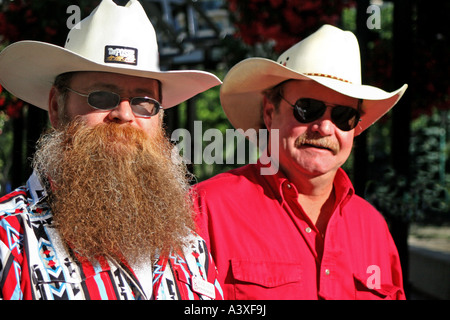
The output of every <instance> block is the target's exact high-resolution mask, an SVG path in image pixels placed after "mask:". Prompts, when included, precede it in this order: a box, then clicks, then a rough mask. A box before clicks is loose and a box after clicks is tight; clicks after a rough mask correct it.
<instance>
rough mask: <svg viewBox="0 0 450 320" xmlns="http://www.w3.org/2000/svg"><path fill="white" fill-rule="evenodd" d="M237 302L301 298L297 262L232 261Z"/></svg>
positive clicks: (300, 282) (299, 266)
mask: <svg viewBox="0 0 450 320" xmlns="http://www.w3.org/2000/svg"><path fill="white" fill-rule="evenodd" d="M231 270H232V275H233V281H234V288H235V294H236V299H238V300H244V299H245V300H248V299H253V300H258V299H266V300H274V299H296V298H297V297H300V296H301V294H302V281H301V280H302V268H301V264H300V263H299V262H283V261H280V260H276V261H269V260H238V259H232V260H231Z"/></svg>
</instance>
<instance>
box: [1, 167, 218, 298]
mask: <svg viewBox="0 0 450 320" xmlns="http://www.w3.org/2000/svg"><path fill="white" fill-rule="evenodd" d="M46 197H47V193H46V191H45V189H44V188H43V187H42V185H41V183H40V181H39V179H38V178H37V176H36V175H35V174H32V175H31V177H30V179H29V180H28V182H27V185H26V186H24V187H21V188H18V189H16V190H15V191H13V192H11V193H10V194H8V195H6V196H4V197H2V198H0V298H1V299H8V300H21V299H28V300H31V299H36V300H38V299H41V300H57V299H68V300H72V299H73V300H75V299H76V300H87V299H91V300H107V299H108V300H109V299H112V300H116V299H117V300H130V299H132V300H133V299H156V300H178V299H191V300H198V299H205V300H209V299H223V294H222V290H221V288H220V285H219V283H218V281H217V279H216V276H217V273H216V268H215V265H214V263H213V261H212V258H211V255H210V254H209V251H208V249H207V247H206V244H205V241H204V240H203V239H202V238H200V237H199V236H198V235H196V234H194V233H192V235H191V239H189V240H193V241H190V242H189V243H190V244H189V246H188V247H186V248H185V249H184V251H183V253H182V254H177V255H175V254H173V255H172V254H170V255H169V256H168V257H156V258H155V259H154V260H153V262H151V261H150V260H149V263H148V265H141V266H138V267H136V268H135V267H133V268H131V267H130V266H128V265H127V264H126V262H118V261H114V260H112V259H111V260H110V259H105V258H102V259H98V261H97V263H90V262H89V261H87V260H86V259H82V258H79V259H77V258H74V257H73V255H70V254H69V252H68V251H67V249H66V246H64V245H63V243H62V242H61V239H60V237H59V235H58V232H57V230H56V229H55V228H54V227H53V226H52V220H53V218H52V217H53V215H52V212H51V210H50V208H49V206H48V204H47V202H46Z"/></svg>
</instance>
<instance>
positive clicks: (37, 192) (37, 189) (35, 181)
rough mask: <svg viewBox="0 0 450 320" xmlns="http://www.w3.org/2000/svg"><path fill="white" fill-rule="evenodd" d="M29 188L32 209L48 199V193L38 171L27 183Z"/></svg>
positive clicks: (34, 172)
mask: <svg viewBox="0 0 450 320" xmlns="http://www.w3.org/2000/svg"><path fill="white" fill-rule="evenodd" d="M27 188H28V190H29V194H30V196H31V207H34V206H36V205H37V204H39V203H40V202H41V201H42V200H43V199H44V198H46V197H47V191H46V190H45V187H44V186H43V185H42V183H41V180H40V179H39V176H38V174H37V172H36V171H33V173H32V174H31V176H30V178H29V179H28V181H27Z"/></svg>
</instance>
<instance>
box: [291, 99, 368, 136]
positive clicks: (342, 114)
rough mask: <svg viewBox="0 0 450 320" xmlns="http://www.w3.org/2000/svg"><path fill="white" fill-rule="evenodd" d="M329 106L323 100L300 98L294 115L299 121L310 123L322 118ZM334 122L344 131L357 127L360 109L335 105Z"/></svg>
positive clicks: (333, 110)
mask: <svg viewBox="0 0 450 320" xmlns="http://www.w3.org/2000/svg"><path fill="white" fill-rule="evenodd" d="M326 108H327V106H326V105H325V103H324V102H323V101H320V100H314V99H308V98H304V99H299V100H298V101H297V102H296V103H295V105H294V117H295V119H297V121H298V122H301V123H310V122H313V121H316V120H317V119H320V118H321V117H322V116H323V114H324V113H325V110H326ZM331 110H332V111H331V119H332V120H333V123H334V124H335V125H336V126H337V127H338V128H339V129H341V130H342V131H350V130H352V129H354V128H355V127H356V125H357V124H358V122H359V119H360V115H359V112H358V110H356V109H354V108H351V107H347V106H335V107H333V108H332V109H331Z"/></svg>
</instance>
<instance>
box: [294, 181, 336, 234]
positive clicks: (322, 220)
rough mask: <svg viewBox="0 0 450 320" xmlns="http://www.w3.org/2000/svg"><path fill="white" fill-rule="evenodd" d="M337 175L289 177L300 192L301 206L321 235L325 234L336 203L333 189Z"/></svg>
mask: <svg viewBox="0 0 450 320" xmlns="http://www.w3.org/2000/svg"><path fill="white" fill-rule="evenodd" d="M335 175H336V172H332V173H327V174H323V175H320V176H314V177H305V176H299V177H296V178H293V177H288V178H289V180H290V181H291V183H294V184H295V186H296V188H297V190H298V193H299V194H298V202H299V204H300V205H301V207H302V208H303V210H304V212H305V213H306V215H307V216H308V217H309V219H310V220H311V222H312V223H313V224H314V225H315V226H316V227H317V228H318V229H319V231H320V232H321V233H325V229H326V225H327V223H328V220H329V218H330V217H331V214H332V213H333V209H334V204H335V202H336V197H335V193H334V188H333V182H334V177H335Z"/></svg>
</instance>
